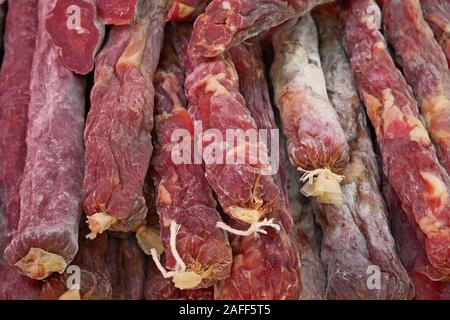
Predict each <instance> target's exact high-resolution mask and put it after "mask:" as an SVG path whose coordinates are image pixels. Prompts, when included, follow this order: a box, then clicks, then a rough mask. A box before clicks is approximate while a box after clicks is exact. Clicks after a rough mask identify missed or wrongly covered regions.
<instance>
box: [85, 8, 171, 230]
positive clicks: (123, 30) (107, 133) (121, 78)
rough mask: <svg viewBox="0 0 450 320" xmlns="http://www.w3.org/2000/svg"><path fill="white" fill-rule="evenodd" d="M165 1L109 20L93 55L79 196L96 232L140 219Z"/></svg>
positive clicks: (128, 226) (132, 226)
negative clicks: (128, 21)
mask: <svg viewBox="0 0 450 320" xmlns="http://www.w3.org/2000/svg"><path fill="white" fill-rule="evenodd" d="M164 15H165V1H164V0H156V1H142V0H141V1H140V2H139V4H138V9H137V17H136V18H135V21H134V23H133V24H132V25H130V26H114V27H112V29H111V32H110V34H109V39H108V42H107V43H106V45H105V47H104V48H103V49H102V50H101V52H100V53H99V55H98V56H97V59H96V69H95V83H94V87H93V88H92V91H91V109H90V111H89V114H88V117H87V121H86V130H85V133H84V141H85V146H86V154H85V161H86V173H85V177H84V185H83V201H84V207H85V210H86V213H87V215H88V223H89V226H90V228H91V230H92V233H91V235H90V237H95V235H96V234H97V233H101V232H103V231H105V230H107V229H111V230H113V231H121V232H127V231H131V230H134V229H135V228H136V227H137V226H138V225H139V223H140V222H141V221H142V220H144V219H145V215H146V213H147V206H146V204H145V199H144V196H143V183H144V178H145V175H146V172H147V170H148V166H149V162H150V156H151V153H152V137H151V130H152V129H153V100H154V88H153V84H152V81H153V75H154V72H155V70H156V67H157V64H158V60H159V54H160V49H161V47H162V41H163V36H164Z"/></svg>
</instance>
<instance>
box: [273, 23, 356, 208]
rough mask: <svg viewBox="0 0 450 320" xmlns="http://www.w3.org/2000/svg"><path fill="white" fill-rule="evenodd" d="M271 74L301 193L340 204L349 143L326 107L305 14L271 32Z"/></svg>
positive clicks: (314, 35)
mask: <svg viewBox="0 0 450 320" xmlns="http://www.w3.org/2000/svg"><path fill="white" fill-rule="evenodd" d="M272 39H273V46H274V51H275V57H274V62H273V64H272V68H271V76H272V81H273V85H274V92H275V104H276V105H277V108H278V110H279V111H280V116H281V121H282V124H283V132H284V134H285V136H286V139H287V149H288V155H289V158H290V160H291V163H292V165H293V166H294V167H295V168H297V169H299V170H301V171H303V172H304V173H305V174H304V176H303V177H302V180H303V182H306V183H305V185H304V186H303V188H302V190H301V191H302V193H303V194H305V195H306V196H314V197H316V198H317V200H318V201H319V202H322V203H330V204H334V205H336V206H340V205H342V194H341V189H340V187H339V182H340V181H341V180H342V177H341V176H338V175H337V173H339V172H340V171H341V170H342V169H343V168H345V166H346V165H347V163H348V158H349V147H348V144H347V140H346V139H345V134H344V131H343V130H342V127H341V125H340V123H339V121H338V118H337V114H336V110H335V109H334V108H333V106H332V105H331V103H330V101H329V99H328V95H327V91H326V84H325V78H324V75H323V71H322V68H321V65H320V56H319V48H318V37H317V29H316V26H315V24H314V21H313V20H312V18H311V16H310V15H306V16H305V17H303V18H301V19H293V20H290V21H288V22H286V23H285V24H284V25H282V26H280V27H279V28H278V30H276V31H275V32H274V34H273V36H272Z"/></svg>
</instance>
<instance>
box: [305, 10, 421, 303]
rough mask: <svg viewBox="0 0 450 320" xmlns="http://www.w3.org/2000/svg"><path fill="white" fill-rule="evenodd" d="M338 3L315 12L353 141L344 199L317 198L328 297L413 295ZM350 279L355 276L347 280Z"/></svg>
mask: <svg viewBox="0 0 450 320" xmlns="http://www.w3.org/2000/svg"><path fill="white" fill-rule="evenodd" d="M339 15H340V8H339V6H337V5H335V4H330V5H326V6H324V7H322V8H320V10H318V11H317V12H315V15H314V18H315V20H316V22H317V24H318V28H319V35H320V56H321V61H322V67H323V70H324V74H325V79H326V83H327V91H328V94H329V97H330V101H331V103H332V105H333V106H334V108H335V109H336V112H337V114H338V118H339V122H340V123H341V125H342V128H343V129H344V132H345V135H346V137H347V141H348V143H349V147H350V159H351V160H350V163H349V165H348V166H347V167H346V168H345V170H344V173H343V174H344V175H345V179H344V181H343V182H342V192H343V195H344V199H345V200H344V205H343V206H342V207H341V208H336V207H335V206H330V205H324V204H317V203H315V204H314V207H315V209H316V212H317V213H318V215H320V217H319V219H318V220H319V221H321V225H322V228H323V240H322V241H323V242H322V252H321V257H322V261H323V263H324V266H325V267H326V269H327V274H328V279H327V281H328V283H327V294H326V297H327V299H383V300H384V299H395V300H397V299H409V298H412V296H413V294H414V290H413V286H412V284H411V281H410V279H409V277H408V274H407V272H406V270H405V269H404V267H403V265H402V262H401V261H400V259H399V257H398V255H397V253H396V248H395V242H394V238H393V236H392V234H391V231H390V228H389V222H388V219H387V216H388V213H387V211H386V207H385V203H384V200H383V196H382V194H381V192H380V189H379V183H380V177H379V168H378V163H377V158H376V156H375V153H374V148H373V144H372V140H371V137H370V133H369V129H368V127H367V119H366V115H365V113H364V106H363V105H362V103H361V101H360V99H359V97H358V92H357V89H356V86H355V84H354V81H353V75H352V71H351V67H350V62H349V61H348V59H347V57H346V54H345V50H344V47H343V45H342V41H343V36H344V23H343V21H342V20H340V19H339ZM374 266H376V267H377V268H379V270H380V288H377V289H375V290H374V289H373V288H370V287H368V286H367V283H368V282H367V281H368V277H369V276H370V275H371V274H372V273H371V268H374ZM349 279H351V280H350V281H349Z"/></svg>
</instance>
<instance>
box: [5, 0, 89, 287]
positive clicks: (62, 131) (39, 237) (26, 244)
mask: <svg viewBox="0 0 450 320" xmlns="http://www.w3.org/2000/svg"><path fill="white" fill-rule="evenodd" d="M53 5H54V1H45V0H39V2H38V30H37V38H36V49H35V52H34V56H33V67H32V70H31V82H30V96H31V98H30V104H29V108H28V129H27V138H26V143H27V156H26V161H25V169H24V173H23V179H22V183H21V186H20V220H19V224H18V228H17V232H16V233H15V235H14V237H13V239H12V241H11V244H10V245H9V246H8V247H7V248H6V250H5V258H6V260H7V261H8V262H9V263H10V264H11V265H15V266H16V267H18V269H20V270H21V272H23V273H24V274H26V275H27V276H29V277H30V278H33V279H44V278H46V277H47V276H48V275H49V274H50V273H52V272H59V273H62V272H63V271H64V269H65V268H66V266H67V264H69V263H70V262H71V261H72V260H73V258H74V257H75V254H76V253H77V250H78V224H79V220H80V217H81V212H82V205H81V187H82V182H83V153H84V149H83V129H84V113H85V109H84V107H85V102H84V97H85V81H84V80H83V79H80V78H78V77H77V76H75V75H74V74H73V73H71V72H70V71H69V70H67V69H66V68H65V66H64V65H63V64H62V61H61V60H60V57H59V54H58V50H57V49H56V48H54V47H53V44H52V42H51V39H50V37H49V36H48V34H47V32H46V30H45V25H44V24H45V18H46V17H47V14H48V12H49V10H50V9H51V8H52V6H53Z"/></svg>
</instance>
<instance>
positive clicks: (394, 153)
mask: <svg viewBox="0 0 450 320" xmlns="http://www.w3.org/2000/svg"><path fill="white" fill-rule="evenodd" d="M380 24H381V12H380V9H379V7H378V6H377V5H376V3H375V2H374V1H372V0H361V1H350V11H349V13H348V16H347V18H346V32H345V44H346V50H347V53H348V55H349V57H350V62H351V66H352V72H353V75H354V77H355V79H356V82H357V85H358V89H359V93H360V96H361V97H362V99H363V102H364V104H365V106H366V111H367V114H368V116H369V118H370V121H371V122H372V125H373V126H374V128H375V132H376V136H377V141H378V145H379V147H380V150H381V155H382V160H383V170H384V173H385V175H386V176H387V178H388V181H389V183H390V185H391V186H392V188H393V189H394V191H395V193H396V194H397V195H398V197H399V199H400V201H401V204H402V208H403V209H404V211H405V213H406V214H407V215H408V217H409V221H410V222H411V223H416V224H417V225H418V226H419V228H420V230H421V231H422V232H423V233H424V234H425V235H426V241H425V246H426V253H427V256H428V258H429V261H430V264H429V265H428V266H427V268H426V272H427V275H428V276H429V277H430V278H432V279H435V280H439V279H448V278H449V276H450V226H449V217H450V202H449V186H450V182H449V176H448V175H447V173H446V171H445V170H444V168H443V167H442V166H441V165H440V164H439V162H438V159H437V155H436V151H435V149H434V146H433V145H432V143H431V141H430V138H429V135H428V132H427V131H426V129H425V127H424V125H423V123H422V121H421V117H420V114H419V110H418V107H417V103H416V101H415V100H414V97H413V95H412V92H411V90H410V89H409V87H408V85H407V83H406V81H405V79H404V78H403V76H402V74H401V73H400V71H399V70H398V69H397V68H396V67H395V64H394V62H393V60H392V58H391V56H390V55H389V52H388V49H387V45H386V41H385V40H384V37H383V35H382V34H381V33H380V32H379V29H380V27H381V25H380Z"/></svg>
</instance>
